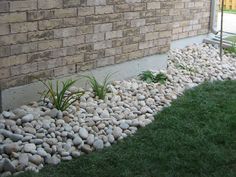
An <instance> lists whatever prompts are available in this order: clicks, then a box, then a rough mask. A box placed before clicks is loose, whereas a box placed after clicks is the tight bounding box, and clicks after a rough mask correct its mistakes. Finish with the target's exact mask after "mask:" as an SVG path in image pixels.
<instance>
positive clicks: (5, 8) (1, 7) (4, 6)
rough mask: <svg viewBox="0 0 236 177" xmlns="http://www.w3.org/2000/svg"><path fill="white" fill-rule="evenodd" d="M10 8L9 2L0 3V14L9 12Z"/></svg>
mask: <svg viewBox="0 0 236 177" xmlns="http://www.w3.org/2000/svg"><path fill="white" fill-rule="evenodd" d="M9 10H10V6H9V2H8V1H2V2H0V12H9Z"/></svg>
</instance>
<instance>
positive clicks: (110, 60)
mask: <svg viewBox="0 0 236 177" xmlns="http://www.w3.org/2000/svg"><path fill="white" fill-rule="evenodd" d="M114 63H115V57H114V56H112V57H106V58H102V59H99V61H97V67H102V66H107V65H112V64H114Z"/></svg>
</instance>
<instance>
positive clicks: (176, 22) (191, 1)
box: [171, 0, 210, 40]
mask: <svg viewBox="0 0 236 177" xmlns="http://www.w3.org/2000/svg"><path fill="white" fill-rule="evenodd" d="M171 15H172V16H173V30H172V40H178V39H182V38H186V37H191V36H197V35H201V34H206V33H208V30H209V20H210V1H209V0H173V9H171Z"/></svg>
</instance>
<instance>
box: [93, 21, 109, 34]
mask: <svg viewBox="0 0 236 177" xmlns="http://www.w3.org/2000/svg"><path fill="white" fill-rule="evenodd" d="M111 30H112V23H105V24H98V25H95V26H94V33H100V32H107V31H111Z"/></svg>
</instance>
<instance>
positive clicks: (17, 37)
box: [0, 33, 27, 46]
mask: <svg viewBox="0 0 236 177" xmlns="http://www.w3.org/2000/svg"><path fill="white" fill-rule="evenodd" d="M23 42H27V34H25V33H24V34H10V35H5V36H0V46H1V45H11V44H18V43H23Z"/></svg>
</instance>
